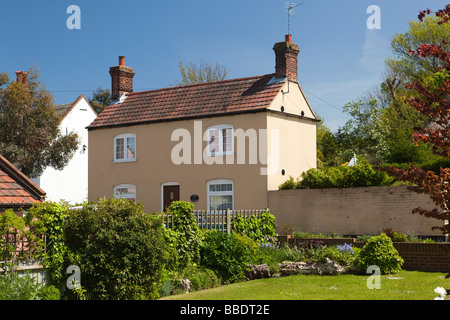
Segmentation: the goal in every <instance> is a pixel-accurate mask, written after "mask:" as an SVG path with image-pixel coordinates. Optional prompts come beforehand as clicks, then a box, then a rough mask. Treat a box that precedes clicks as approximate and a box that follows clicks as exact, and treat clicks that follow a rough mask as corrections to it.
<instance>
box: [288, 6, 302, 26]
mask: <svg viewBox="0 0 450 320" xmlns="http://www.w3.org/2000/svg"><path fill="white" fill-rule="evenodd" d="M302 4H303V2H301V3H297V4H296V3H293V2H286V11H287V13H288V34H291V14H295V12H294V9H295V8H297V7H298V6H301V5H302Z"/></svg>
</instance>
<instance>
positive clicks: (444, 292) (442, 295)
mask: <svg viewBox="0 0 450 320" xmlns="http://www.w3.org/2000/svg"><path fill="white" fill-rule="evenodd" d="M434 292H436V293H437V294H438V295H440V297H438V298H434V300H444V298H445V296H446V295H447V290H445V289H444V288H442V287H437V288H435V289H434Z"/></svg>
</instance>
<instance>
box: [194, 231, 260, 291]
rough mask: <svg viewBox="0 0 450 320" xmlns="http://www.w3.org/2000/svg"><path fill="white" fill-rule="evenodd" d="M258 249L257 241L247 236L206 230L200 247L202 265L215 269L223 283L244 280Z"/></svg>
mask: <svg viewBox="0 0 450 320" xmlns="http://www.w3.org/2000/svg"><path fill="white" fill-rule="evenodd" d="M256 249H257V245H256V243H255V242H254V241H253V240H251V239H249V238H248V237H246V236H243V235H239V234H236V233H231V234H228V233H226V232H222V231H215V230H210V231H206V232H205V239H204V240H203V242H202V245H201V249H200V254H201V265H202V266H203V267H205V268H209V269H212V270H214V271H215V272H216V274H217V276H218V277H219V278H220V279H221V281H222V282H223V283H230V282H236V281H240V280H244V279H245V271H246V270H247V269H248V266H249V265H250V264H251V263H252V262H253V261H254V254H255V252H256Z"/></svg>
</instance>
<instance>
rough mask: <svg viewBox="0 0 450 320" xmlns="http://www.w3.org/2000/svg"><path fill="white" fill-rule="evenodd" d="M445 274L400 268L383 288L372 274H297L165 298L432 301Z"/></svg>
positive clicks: (444, 282) (383, 282)
mask: <svg viewBox="0 0 450 320" xmlns="http://www.w3.org/2000/svg"><path fill="white" fill-rule="evenodd" d="M445 275H446V274H445V273H437V272H434V273H431V272H418V271H401V272H399V273H396V274H391V275H382V276H381V288H380V289H369V288H368V287H367V280H368V277H369V275H339V276H319V275H296V276H289V277H281V278H269V279H262V280H253V281H247V282H239V283H234V284H230V285H224V286H221V287H217V288H213V289H208V290H203V291H198V292H191V293H187V294H182V295H174V296H169V297H164V298H163V299H164V300H325V299H327V300H433V299H434V298H435V297H437V296H438V295H437V294H436V293H435V292H434V289H435V288H436V287H444V288H447V289H448V288H450V280H449V279H445Z"/></svg>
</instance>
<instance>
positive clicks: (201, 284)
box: [183, 267, 220, 291]
mask: <svg viewBox="0 0 450 320" xmlns="http://www.w3.org/2000/svg"><path fill="white" fill-rule="evenodd" d="M183 277H184V278H188V279H189V280H190V281H191V290H192V291H198V290H203V289H208V288H213V287H217V286H219V285H220V279H219V278H218V277H217V275H216V273H215V272H214V271H213V270H211V269H208V268H202V267H200V268H199V267H191V268H188V269H186V270H185V271H184V273H183Z"/></svg>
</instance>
